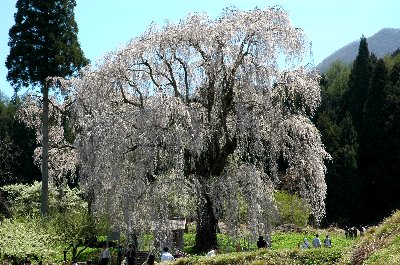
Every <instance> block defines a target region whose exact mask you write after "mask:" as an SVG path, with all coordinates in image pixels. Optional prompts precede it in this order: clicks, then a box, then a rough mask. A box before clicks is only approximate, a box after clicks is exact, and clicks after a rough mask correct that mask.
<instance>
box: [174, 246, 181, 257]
mask: <svg viewBox="0 0 400 265" xmlns="http://www.w3.org/2000/svg"><path fill="white" fill-rule="evenodd" d="M182 257H183V253H182V251H181V250H180V249H179V248H177V249H176V251H175V254H174V259H179V258H182Z"/></svg>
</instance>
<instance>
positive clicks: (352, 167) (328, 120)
mask: <svg viewBox="0 0 400 265" xmlns="http://www.w3.org/2000/svg"><path fill="white" fill-rule="evenodd" d="M349 74H350V69H349V68H348V67H347V66H345V65H343V64H342V63H340V62H335V63H333V64H332V65H331V66H330V68H329V69H328V70H327V71H326V72H325V74H324V76H323V78H322V82H321V96H322V102H321V107H320V108H319V111H318V113H317V115H316V119H315V123H316V126H317V128H318V130H319V131H320V132H321V138H322V141H323V143H324V145H325V146H326V149H327V151H328V152H329V153H330V154H331V156H332V161H331V162H330V163H328V164H327V169H328V171H327V174H326V176H325V178H326V184H327V189H328V192H327V198H326V213H327V215H326V219H325V221H326V222H327V223H332V222H334V223H337V224H339V225H341V226H344V225H350V224H354V223H355V222H356V221H357V216H358V208H359V207H358V206H359V202H360V201H361V198H360V195H362V193H361V192H360V189H361V185H360V183H359V181H358V178H357V177H356V173H357V151H358V142H357V133H356V132H355V129H354V126H353V121H352V118H351V116H350V115H349V113H348V111H346V110H345V97H344V95H345V94H346V93H347V89H348V87H347V83H348V79H349Z"/></svg>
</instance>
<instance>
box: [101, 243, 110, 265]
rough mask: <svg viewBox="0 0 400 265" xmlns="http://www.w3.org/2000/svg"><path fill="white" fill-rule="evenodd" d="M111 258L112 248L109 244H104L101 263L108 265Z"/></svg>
mask: <svg viewBox="0 0 400 265" xmlns="http://www.w3.org/2000/svg"><path fill="white" fill-rule="evenodd" d="M110 259H111V254H110V250H109V249H108V248H107V245H106V244H104V245H103V250H102V251H101V254H100V260H101V262H100V264H101V265H107V263H108V261H109V260H110Z"/></svg>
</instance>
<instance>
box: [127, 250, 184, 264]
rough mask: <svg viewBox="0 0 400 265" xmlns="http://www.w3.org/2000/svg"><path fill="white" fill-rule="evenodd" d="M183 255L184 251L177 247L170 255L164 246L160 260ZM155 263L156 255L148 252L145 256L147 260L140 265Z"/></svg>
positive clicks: (177, 257) (170, 259) (173, 258)
mask: <svg viewBox="0 0 400 265" xmlns="http://www.w3.org/2000/svg"><path fill="white" fill-rule="evenodd" d="M184 255H185V253H183V252H182V251H180V250H179V249H177V250H176V252H175V254H174V255H172V254H171V253H169V249H168V247H164V248H163V252H162V253H161V257H160V262H164V261H173V260H176V259H179V258H181V257H183V256H184ZM156 263H157V262H156V257H155V256H154V254H150V255H149V256H148V257H147V260H146V261H145V262H144V263H143V264H142V265H147V264H149V265H152V264H156ZM128 265H129V264H128Z"/></svg>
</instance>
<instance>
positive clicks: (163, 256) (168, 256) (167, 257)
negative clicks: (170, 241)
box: [161, 247, 175, 262]
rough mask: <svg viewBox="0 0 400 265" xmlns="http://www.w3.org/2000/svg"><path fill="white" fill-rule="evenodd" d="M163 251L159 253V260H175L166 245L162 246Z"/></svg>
mask: <svg viewBox="0 0 400 265" xmlns="http://www.w3.org/2000/svg"><path fill="white" fill-rule="evenodd" d="M163 251H164V252H163V253H161V262H163V261H172V260H175V259H174V256H172V254H171V253H169V252H168V247H164V248H163Z"/></svg>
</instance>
